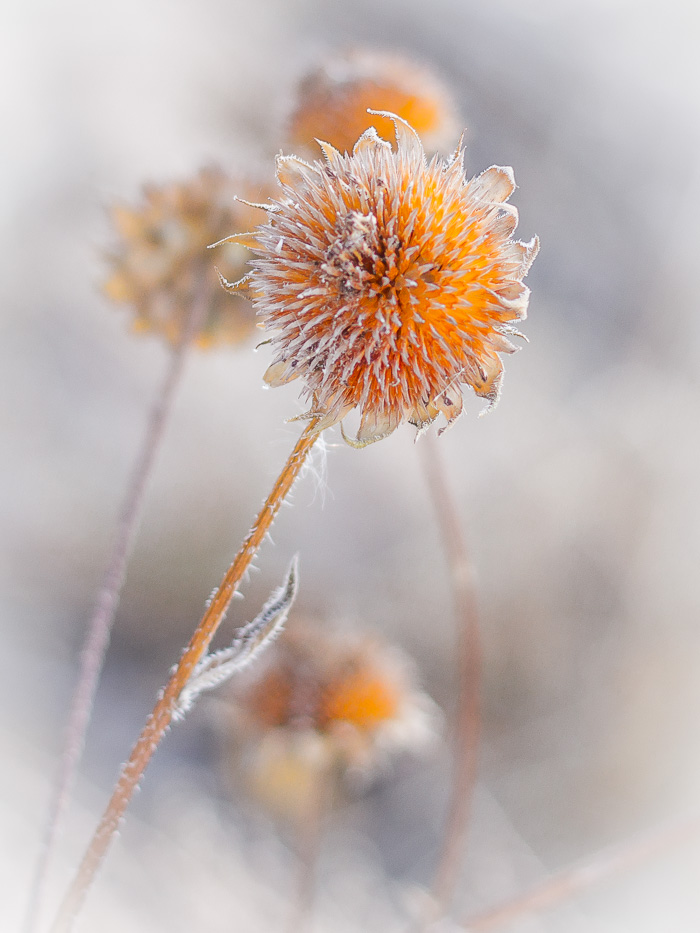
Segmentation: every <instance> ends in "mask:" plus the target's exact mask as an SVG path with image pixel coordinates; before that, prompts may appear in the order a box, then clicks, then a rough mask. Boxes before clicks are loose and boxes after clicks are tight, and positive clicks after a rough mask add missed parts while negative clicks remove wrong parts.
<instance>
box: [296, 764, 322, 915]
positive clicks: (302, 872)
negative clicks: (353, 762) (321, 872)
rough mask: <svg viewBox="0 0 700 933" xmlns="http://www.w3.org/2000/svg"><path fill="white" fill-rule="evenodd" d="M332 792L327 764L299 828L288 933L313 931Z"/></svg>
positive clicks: (319, 777)
mask: <svg viewBox="0 0 700 933" xmlns="http://www.w3.org/2000/svg"><path fill="white" fill-rule="evenodd" d="M330 789H331V770H330V768H329V766H328V765H327V764H324V765H322V766H321V767H320V770H319V772H318V774H317V775H316V779H315V781H314V793H313V798H312V800H311V801H310V803H309V808H308V812H307V813H306V814H305V815H304V817H303V818H302V819H301V820H300V822H299V825H298V827H297V840H298V850H297V856H298V874H297V886H296V897H295V899H294V903H293V905H292V912H291V915H290V919H289V926H288V933H304V931H306V930H307V929H308V928H309V921H310V918H311V911H312V908H313V902H314V889H315V885H316V866H317V865H318V855H319V850H320V847H321V838H322V831H323V824H324V817H325V816H326V813H327V811H328V805H329V796H330Z"/></svg>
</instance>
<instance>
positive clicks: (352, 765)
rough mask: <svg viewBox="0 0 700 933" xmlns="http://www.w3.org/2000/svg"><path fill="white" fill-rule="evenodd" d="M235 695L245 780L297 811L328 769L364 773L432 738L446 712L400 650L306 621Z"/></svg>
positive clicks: (261, 793)
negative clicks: (421, 685) (422, 686)
mask: <svg viewBox="0 0 700 933" xmlns="http://www.w3.org/2000/svg"><path fill="white" fill-rule="evenodd" d="M234 691H235V692H234ZM231 696H232V702H233V703H234V710H235V714H234V716H233V722H234V723H235V734H236V737H237V739H238V740H239V741H243V742H244V744H245V746H246V749H247V753H245V752H244V754H243V756H242V758H241V756H240V755H239V756H237V760H243V761H245V762H246V778H247V780H248V781H249V782H252V784H253V789H254V790H255V792H256V793H257V794H258V795H259V796H262V797H263V798H264V799H265V800H266V801H267V800H269V802H270V803H271V804H274V805H275V806H276V807H278V808H279V807H282V809H289V810H291V811H295V810H296V809H297V807H298V804H299V803H300V801H302V800H305V799H306V793H307V791H308V792H311V791H312V790H313V789H314V788H316V789H317V787H318V780H319V777H320V776H321V775H322V774H324V775H326V776H328V775H331V774H332V775H334V776H335V778H338V779H343V778H357V777H363V776H364V777H366V776H367V775H369V774H371V773H372V772H373V771H374V770H375V769H376V768H377V767H379V766H381V765H382V764H383V763H385V762H386V760H387V757H388V755H389V753H390V752H392V751H398V750H401V749H405V750H414V749H417V748H420V747H421V746H422V745H424V744H425V743H426V741H428V740H430V739H431V738H433V737H434V736H435V732H436V729H435V727H436V723H437V721H438V719H439V717H438V716H437V714H436V708H435V706H434V704H433V703H432V701H431V700H430V699H429V698H428V697H427V696H426V695H425V694H424V693H422V692H421V691H419V690H418V689H417V688H416V686H415V684H414V677H413V669H412V666H411V665H410V664H409V663H408V661H407V659H406V658H405V657H404V656H403V655H401V654H400V653H399V652H398V651H396V650H395V649H392V648H389V647H387V646H386V645H383V644H381V643H379V642H377V641H376V640H373V639H370V638H361V637H357V636H355V637H353V638H352V639H350V638H347V637H343V636H340V635H337V634H335V635H334V634H332V633H331V634H329V633H327V632H321V631H320V630H319V629H317V628H312V627H310V626H303V625H299V624H298V623H297V624H296V625H293V626H292V627H291V628H290V629H288V630H287V632H286V633H285V637H284V638H283V639H282V640H280V641H278V642H277V643H276V644H275V645H274V647H273V649H272V651H271V652H270V653H269V654H268V657H267V669H266V670H265V672H264V673H263V674H262V676H259V677H258V679H257V680H256V681H255V682H254V683H253V684H252V685H250V686H248V687H247V688H245V689H241V688H240V686H239V687H238V688H237V689H236V687H235V685H232V694H231ZM272 789H274V794H273V793H272ZM275 795H277V799H276V800H275V799H273V798H274V797H275Z"/></svg>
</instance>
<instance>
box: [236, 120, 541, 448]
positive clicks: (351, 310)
mask: <svg viewBox="0 0 700 933" xmlns="http://www.w3.org/2000/svg"><path fill="white" fill-rule="evenodd" d="M396 126H397V148H396V151H394V150H392V147H391V146H390V145H389V144H388V143H386V142H384V141H383V140H381V139H379V137H378V136H377V135H376V132H375V131H373V130H369V131H368V132H367V133H365V134H364V135H363V136H362V137H361V138H360V140H359V141H358V143H357V145H356V146H355V148H354V150H353V153H352V155H345V156H341V155H340V154H339V153H338V152H336V151H335V150H334V149H333V148H332V147H330V146H327V145H324V152H325V154H326V158H327V164H325V165H323V164H321V163H315V164H314V165H313V166H311V165H307V164H306V163H303V162H300V161H299V160H294V159H281V160H280V162H279V164H278V177H279V180H280V182H281V184H282V189H283V196H282V198H281V199H280V200H279V201H278V202H276V203H275V205H273V206H272V208H271V212H270V222H269V224H268V225H267V226H266V227H264V228H263V229H262V232H261V233H260V234H259V237H258V239H259V243H260V249H259V253H260V258H259V259H257V260H256V262H255V264H254V265H255V272H254V274H253V279H254V288H255V294H256V301H257V304H258V311H259V313H260V314H261V315H262V316H263V319H264V321H265V324H266V326H267V327H269V328H270V329H271V330H272V331H273V337H272V344H273V346H274V347H275V348H276V351H277V357H276V360H275V363H274V364H273V366H272V367H270V370H268V373H267V374H266V378H267V380H268V382H270V383H271V384H273V385H278V384H281V383H284V382H288V381H290V380H291V379H294V378H296V377H297V376H299V375H301V376H302V377H303V379H304V382H305V391H306V394H307V396H308V397H309V398H310V399H311V402H312V412H311V413H312V414H314V415H317V416H318V415H320V416H321V417H322V419H323V420H322V426H324V427H325V426H326V425H328V424H332V423H334V422H335V421H338V420H340V419H341V418H343V417H344V416H345V415H346V414H347V413H348V412H349V411H350V410H352V409H353V408H358V409H359V410H360V412H361V416H362V418H361V424H360V430H359V434H358V439H359V440H360V442H369V441H371V440H375V439H378V438H379V437H382V436H385V435H386V434H388V433H390V431H392V430H393V429H394V428H395V427H397V425H398V424H399V423H400V422H401V421H404V420H410V421H411V422H413V423H414V424H417V425H418V426H419V427H422V426H423V425H425V424H428V423H430V422H431V421H432V420H433V419H434V418H435V417H436V415H437V414H438V412H440V411H442V412H443V413H444V414H445V415H446V417H447V419H448V421H451V420H454V418H456V417H457V416H458V415H459V413H460V411H461V392H460V391H459V388H458V384H459V383H467V384H469V385H471V386H472V387H473V388H474V390H475V391H476V392H477V394H480V395H482V396H484V397H486V398H487V399H489V401H492V402H493V401H495V399H496V397H497V395H498V384H499V382H500V375H501V370H502V364H501V362H500V358H499V356H498V354H499V353H501V352H512V351H513V350H514V349H515V347H514V346H513V344H512V343H511V342H510V341H509V340H508V339H507V336H508V335H509V334H512V333H514V332H515V331H514V330H513V328H512V326H511V322H513V321H516V320H519V319H520V318H522V317H524V316H525V310H526V307H527V295H528V291H527V289H526V288H525V286H524V285H523V284H522V277H523V276H524V274H525V272H526V271H527V268H528V266H529V264H530V262H531V261H532V259H533V258H534V254H535V252H536V250H537V243H536V241H532V242H531V243H530V244H523V243H517V242H514V241H512V240H511V239H510V237H511V234H512V232H513V230H514V228H515V226H516V223H517V213H516V211H515V209H514V208H512V207H510V206H509V205H506V204H505V203H504V202H505V201H506V199H507V198H508V196H509V195H510V194H511V192H512V191H513V189H514V187H515V184H514V182H513V178H512V173H511V172H510V170H509V169H500V168H496V167H494V168H492V169H489V170H488V171H487V172H485V173H483V175H481V176H479V177H478V178H475V179H472V180H471V181H467V180H466V178H465V176H464V171H463V168H462V158H461V151H458V152H457V153H456V154H455V156H454V157H453V158H452V159H451V160H449V161H447V162H444V161H442V160H441V159H439V158H437V157H436V158H434V159H433V160H432V161H431V162H430V163H427V162H426V159H425V156H424V153H423V150H422V147H421V146H420V142H419V141H418V139H417V137H416V136H415V134H413V133H412V131H411V130H410V128H408V127H407V126H406V125H405V124H403V123H401V121H398V120H397V121H396Z"/></svg>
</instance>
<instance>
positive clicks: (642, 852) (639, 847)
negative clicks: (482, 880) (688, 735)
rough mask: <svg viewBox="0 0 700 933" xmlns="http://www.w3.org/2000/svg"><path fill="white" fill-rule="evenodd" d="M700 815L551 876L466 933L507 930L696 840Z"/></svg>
mask: <svg viewBox="0 0 700 933" xmlns="http://www.w3.org/2000/svg"><path fill="white" fill-rule="evenodd" d="M699 833H700V815H699V814H697V813H696V814H694V815H692V816H690V817H686V818H685V819H682V820H676V821H674V822H669V823H665V824H663V825H661V826H657V827H655V828H654V829H651V830H648V831H647V832H646V833H644V834H641V835H639V836H636V837H635V838H633V839H630V840H629V841H628V842H623V843H621V844H619V845H617V846H610V847H609V848H607V849H602V850H601V851H600V852H597V853H596V854H595V855H592V856H589V857H588V858H586V859H583V860H582V861H580V862H578V863H577V864H576V865H573V866H571V867H570V868H565V869H563V870H562V871H559V872H555V873H554V874H552V875H550V876H549V877H548V878H545V879H544V881H541V882H540V883H539V884H536V885H533V887H531V888H529V889H528V890H527V891H524V892H523V893H522V894H519V895H517V896H516V897H514V898H512V899H511V900H508V901H505V902H504V903H502V904H499V905H498V906H496V907H492V908H491V909H490V910H486V911H484V913H480V914H478V915H476V916H473V917H472V918H470V919H469V920H467V921H466V922H465V923H464V924H463V926H464V927H465V928H466V929H467V930H468V931H469V933H477V931H478V933H486V931H487V930H496V929H500V928H501V927H508V926H509V925H510V924H511V923H513V921H515V920H519V919H522V917H524V916H525V915H527V914H533V913H539V912H540V911H543V910H548V909H550V908H552V907H556V905H557V904H561V903H562V902H564V901H566V900H568V899H569V898H571V897H574V896H575V895H576V894H580V893H581V892H582V891H586V890H587V889H588V888H591V887H593V886H594V885H596V884H598V883H599V882H601V881H605V880H606V879H608V878H611V877H613V876H615V875H617V874H621V873H622V872H625V871H630V870H631V869H633V868H636V867H637V865H641V864H643V863H644V862H645V861H647V860H648V859H651V858H654V857H656V856H658V855H661V854H662V853H663V852H665V851H667V850H668V849H672V848H674V847H676V846H678V845H682V844H685V843H688V842H691V841H693V840H697V837H698V834H699Z"/></svg>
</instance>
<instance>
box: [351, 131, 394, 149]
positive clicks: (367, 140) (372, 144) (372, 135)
mask: <svg viewBox="0 0 700 933" xmlns="http://www.w3.org/2000/svg"><path fill="white" fill-rule="evenodd" d="M377 149H389V150H391V143H388V142H387V141H386V140H385V139H382V138H381V136H379V134H378V133H377V131H376V129H375V128H374V127H373V126H370V127H369V129H367V130H365V131H364V133H363V134H362V136H360V138H359V139H358V140H357V142H356V143H355V145H354V146H353V149H352V154H353V155H354V156H356V155H359V154H361V153H363V152H368V153H369V152H371V153H373V152H375V151H376V150H377Z"/></svg>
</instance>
